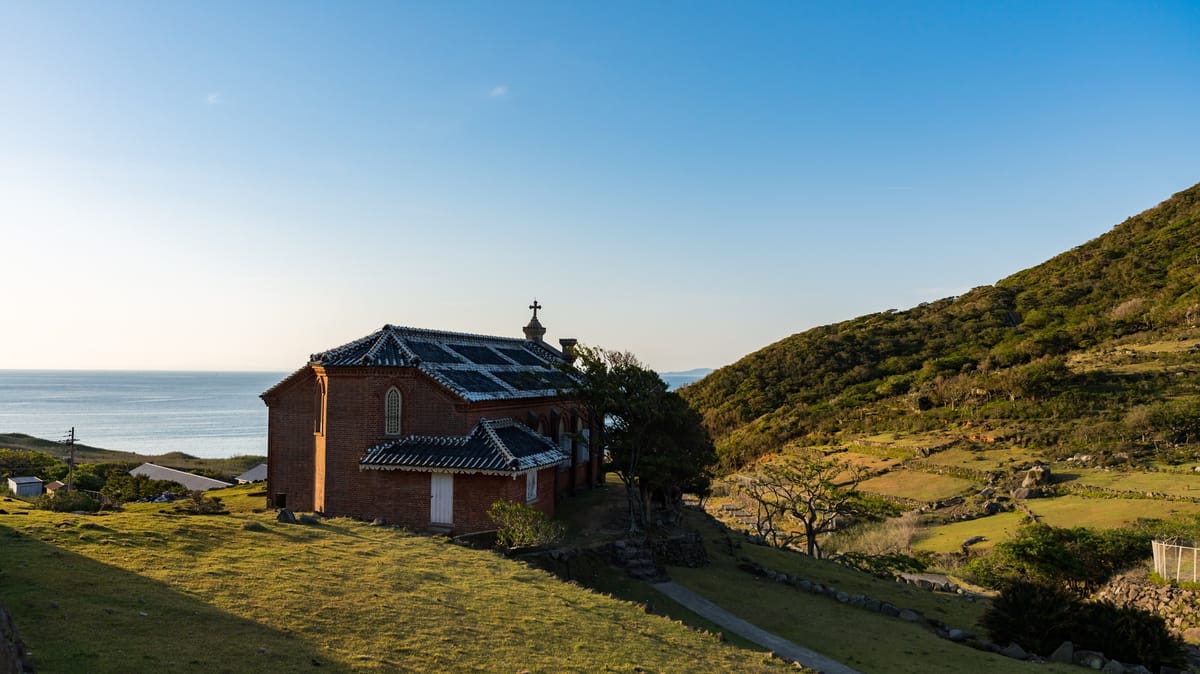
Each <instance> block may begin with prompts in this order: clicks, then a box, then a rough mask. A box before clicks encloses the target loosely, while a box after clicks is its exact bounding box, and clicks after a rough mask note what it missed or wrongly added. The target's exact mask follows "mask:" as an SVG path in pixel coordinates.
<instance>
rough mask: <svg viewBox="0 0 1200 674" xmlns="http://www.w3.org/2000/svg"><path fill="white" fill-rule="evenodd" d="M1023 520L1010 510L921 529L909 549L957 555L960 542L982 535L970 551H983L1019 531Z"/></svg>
mask: <svg viewBox="0 0 1200 674" xmlns="http://www.w3.org/2000/svg"><path fill="white" fill-rule="evenodd" d="M1023 517H1024V514H1023V513H1020V512H1016V511H1014V512H1007V513H999V514H996V515H992V516H990V517H981V518H979V519H975V520H969V521H966V522H953V523H950V524H943V525H940V526H936V527H929V528H925V529H922V530H921V533H920V534H919V535H918V537H917V540H916V542H915V543H913V549H915V550H925V551H929V552H958V551H959V550H960V549H961V547H962V544H963V541H965V540H967V539H968V538H974V537H976V536H983V537H984V538H985V539H986V540H984V541H983V542H982V543H977V544H975V545H974V546H973V549H976V550H986V549H988V548H991V547H992V546H993V545H995V544H996V543H998V542H999V541H1003V540H1005V539H1006V538H1008V537H1009V536H1011V535H1012V534H1013V533H1015V532H1016V531H1017V529H1020V528H1021V520H1022V518H1023Z"/></svg>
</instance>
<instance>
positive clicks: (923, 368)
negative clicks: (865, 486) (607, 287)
mask: <svg viewBox="0 0 1200 674" xmlns="http://www.w3.org/2000/svg"><path fill="white" fill-rule="evenodd" d="M1197 256H1200V185H1197V186H1195V187H1192V188H1190V189H1188V190H1185V191H1183V192H1180V193H1179V194H1176V195H1175V196H1173V197H1172V198H1171V199H1169V200H1167V201H1165V202H1163V203H1162V204H1160V205H1159V206H1158V207H1156V208H1154V209H1150V210H1148V211H1146V212H1145V213H1142V214H1139V215H1137V216H1134V217H1132V218H1130V219H1128V220H1127V221H1125V222H1124V223H1121V224H1120V225H1118V226H1117V227H1115V228H1114V229H1113V230H1112V231H1111V232H1109V233H1107V234H1105V235H1104V236H1101V237H1099V238H1097V239H1095V240H1093V241H1090V242H1088V243H1086V244H1084V245H1081V246H1079V247H1077V248H1075V249H1073V250H1071V251H1068V252H1066V253H1063V254H1061V255H1059V256H1057V257H1055V258H1053V259H1051V260H1049V261H1047V262H1045V263H1043V264H1041V265H1038V266H1037V267H1033V268H1031V269H1028V270H1025V271H1022V272H1019V273H1017V274H1014V275H1012V276H1010V277H1009V278H1006V279H1004V280H1002V281H1000V282H999V283H997V284H996V285H995V286H986V287H981V288H976V289H974V290H971V291H969V292H968V293H965V294H964V295H961V296H959V297H957V298H948V299H945V300H939V301H937V302H932V303H927V304H923V305H921V306H919V307H914V308H912V309H909V310H906V311H898V312H897V311H887V312H883V313H879V314H872V315H869V316H863V317H860V318H857V319H853V320H849V321H844V322H842V323H839V324H836V325H830V326H823V327H819V328H814V329H812V330H809V331H806V332H803V333H799V334H796V335H793V336H791V337H788V338H786V339H784V340H781V341H780V342H777V343H775V344H771V345H769V346H767V347H764V348H763V349H761V350H759V351H757V352H755V353H752V354H749V355H747V356H745V357H744V358H742V359H741V360H739V361H738V362H736V363H734V364H733V365H730V366H728V367H725V368H721V369H719V370H717V371H716V372H714V373H713V374H711V375H709V376H708V377H706V378H705V379H703V380H701V381H700V382H697V383H696V384H693V385H690V386H687V387H685V388H683V389H681V393H682V394H683V395H684V396H685V397H686V398H687V399H688V400H689V402H691V403H692V404H693V405H695V406H696V407H697V409H699V410H700V411H701V413H702V414H703V415H704V418H705V423H706V424H707V425H708V427H709V429H710V431H711V432H712V433H713V435H714V438H715V439H716V441H717V445H718V450H719V452H720V454H721V456H722V459H723V461H724V462H725V464H726V467H737V466H739V465H743V464H745V463H746V462H748V461H751V460H753V459H754V458H755V457H757V456H759V455H761V454H763V453H766V452H772V451H777V450H778V449H779V448H780V447H782V446H784V445H785V444H787V443H788V442H789V441H794V440H798V439H799V440H802V441H806V440H805V439H806V438H825V439H829V438H834V439H835V440H844V439H845V438H844V437H841V436H840V435H839V434H844V433H845V432H847V431H851V432H854V433H861V434H863V435H867V436H869V435H873V434H878V433H885V432H888V431H891V430H894V429H895V428H907V429H910V430H911V429H914V428H918V427H924V428H926V429H928V428H934V429H936V428H938V427H939V426H941V425H945V424H947V423H957V422H961V421H964V420H971V421H973V422H974V423H975V424H976V426H977V427H978V426H979V424H980V423H982V424H983V426H984V428H986V427H988V426H989V425H990V426H991V427H992V428H993V429H998V428H1003V427H1005V426H1012V425H1014V424H1015V425H1018V426H1019V425H1022V424H1027V423H1033V424H1037V425H1038V426H1039V431H1041V432H1040V433H1039V436H1040V437H1041V438H1042V439H1043V440H1044V441H1046V442H1055V443H1064V444H1067V445H1071V444H1078V445H1083V446H1085V448H1086V447H1087V446H1089V445H1095V444H1096V443H1098V442H1110V440H1111V439H1112V437H1113V436H1114V435H1115V434H1114V433H1113V432H1112V430H1113V429H1112V428H1105V431H1106V432H1105V433H1104V434H1102V435H1100V436H1098V437H1097V436H1095V435H1094V434H1093V436H1092V437H1088V431H1089V429H1090V428H1103V427H1102V426H1101V424H1102V423H1110V424H1119V423H1120V422H1121V415H1122V414H1123V413H1124V412H1125V411H1128V409H1129V408H1130V407H1131V406H1133V405H1136V404H1145V403H1150V402H1155V401H1158V400H1162V399H1172V398H1174V399H1178V397H1179V396H1180V395H1184V396H1187V397H1189V398H1192V399H1194V397H1195V387H1196V386H1197V384H1198V383H1200V376H1198V375H1197V372H1196V371H1195V369H1194V368H1190V367H1184V368H1183V369H1182V370H1181V371H1180V372H1177V373H1176V374H1178V375H1179V376H1178V377H1173V378H1163V377H1159V378H1157V379H1156V378H1153V377H1151V378H1147V377H1145V376H1141V375H1143V374H1144V372H1143V366H1142V365H1141V364H1140V363H1138V362H1136V361H1137V360H1138V358H1139V356H1140V355H1142V354H1140V353H1137V352H1136V348H1133V347H1130V346H1129V343H1130V342H1134V341H1137V340H1136V339H1134V338H1136V337H1137V336H1139V335H1169V336H1170V338H1171V339H1174V338H1176V337H1180V336H1186V335H1181V334H1178V333H1179V331H1183V332H1187V331H1189V330H1192V329H1193V327H1194V326H1195V324H1196V321H1197V318H1196V316H1197V311H1198V310H1200V272H1198V271H1197V267H1196V265H1195V263H1194V261H1195V259H1196V257H1197ZM1118 345H1121V346H1122V348H1123V349H1129V348H1133V350H1134V353H1132V354H1131V355H1128V356H1125V355H1123V356H1122V357H1123V358H1125V360H1127V361H1129V362H1126V363H1123V364H1120V365H1115V364H1114V365H1112V366H1110V367H1107V368H1105V370H1104V371H1103V372H1096V371H1089V370H1088V368H1077V370H1076V373H1075V376H1074V377H1073V378H1068V379H1064V378H1063V377H1061V376H1060V375H1059V374H1058V373H1056V372H1054V371H1053V370H1052V369H1047V368H1046V367H1043V365H1041V364H1039V363H1040V362H1041V361H1039V359H1040V358H1043V357H1047V356H1065V357H1068V358H1074V357H1076V356H1077V355H1078V354H1079V352H1080V351H1082V350H1087V349H1093V348H1096V347H1105V348H1107V349H1109V350H1111V349H1112V348H1114V347H1116V346H1118ZM1102 350H1103V349H1102ZM1175 355H1176V356H1177V357H1178V358H1180V359H1182V360H1181V361H1180V362H1185V363H1186V361H1187V360H1188V354H1187V353H1186V352H1184V351H1182V350H1177V351H1176V352H1175ZM1191 360H1195V358H1194V356H1193V357H1191ZM1064 389H1068V390H1069V394H1070V395H1066V396H1064V395H1062V393H1063V391H1064ZM918 398H920V399H921V401H922V402H921V404H922V406H924V409H923V410H922V412H923V413H917V410H916V409H914V404H915V402H916V400H917V399H918ZM929 405H932V409H930V408H929V407H928V406H929ZM1110 444H1113V445H1114V446H1115V445H1116V444H1117V443H1110ZM1115 451H1120V449H1116V450H1115Z"/></svg>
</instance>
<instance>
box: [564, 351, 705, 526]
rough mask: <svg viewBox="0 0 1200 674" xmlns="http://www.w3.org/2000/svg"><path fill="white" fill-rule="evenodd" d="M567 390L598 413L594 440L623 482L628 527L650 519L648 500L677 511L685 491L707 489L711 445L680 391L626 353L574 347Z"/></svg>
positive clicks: (647, 521)
mask: <svg viewBox="0 0 1200 674" xmlns="http://www.w3.org/2000/svg"><path fill="white" fill-rule="evenodd" d="M577 354H578V361H577V364H578V367H579V371H578V373H577V375H578V384H577V385H576V386H575V387H574V389H573V390H572V391H571V394H572V395H574V396H575V397H577V398H578V399H579V400H580V401H581V402H582V403H583V404H584V405H585V406H586V407H587V408H588V410H589V412H590V414H591V415H592V416H593V418H595V419H601V420H603V430H602V433H601V440H600V443H601V448H602V449H603V451H604V456H605V458H606V461H607V462H608V465H609V466H610V468H611V469H612V470H613V471H615V472H616V473H617V475H618V476H619V477H620V478H621V480H622V482H624V483H625V487H626V491H627V495H628V501H629V516H630V528H631V530H635V531H636V530H645V529H647V528H649V527H650V526H652V525H653V524H654V522H653V521H652V519H651V506H652V504H653V503H654V502H656V501H657V502H658V503H661V504H662V505H663V506H664V508H665V510H666V512H667V513H668V514H675V515H677V514H678V510H679V507H680V505H681V504H682V498H683V494H684V493H698V494H707V492H708V489H709V481H710V472H709V471H710V468H711V467H712V465H713V464H714V463H715V462H716V450H715V449H714V448H713V444H712V440H711V439H710V438H709V435H708V432H707V431H706V430H705V429H704V427H703V425H702V424H701V419H700V415H699V414H698V413H696V411H695V410H693V409H692V408H691V407H690V406H689V405H688V403H687V401H685V400H684V399H683V398H681V397H679V395H677V394H676V393H674V392H672V391H668V390H667V384H666V383H665V382H663V380H662V379H661V378H660V377H659V376H658V374H657V373H655V372H654V371H653V370H650V369H648V368H647V367H645V366H644V365H643V364H642V363H641V362H639V361H638V359H637V358H636V357H635V356H634V355H633V354H631V353H628V352H622V351H606V350H604V349H600V348H590V347H579V348H578V349H577Z"/></svg>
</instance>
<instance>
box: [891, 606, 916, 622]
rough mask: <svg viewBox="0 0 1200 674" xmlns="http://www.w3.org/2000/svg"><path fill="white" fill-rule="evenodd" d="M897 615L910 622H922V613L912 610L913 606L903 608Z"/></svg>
mask: <svg viewBox="0 0 1200 674" xmlns="http://www.w3.org/2000/svg"><path fill="white" fill-rule="evenodd" d="M896 617H897V618H899V619H901V620H903V621H905V622H910V623H919V622H921V614H920V613H918V612H916V611H914V610H912V609H911V608H906V609H901V610H900V613H899V614H897V616H896Z"/></svg>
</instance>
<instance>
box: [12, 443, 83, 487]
mask: <svg viewBox="0 0 1200 674" xmlns="http://www.w3.org/2000/svg"><path fill="white" fill-rule="evenodd" d="M66 473H67V464H65V463H63V462H62V461H60V460H58V459H56V458H54V457H53V456H50V455H49V454H46V453H45V452H35V451H32V450H27V449H0V478H9V477H21V476H31V477H39V478H41V479H43V480H46V481H50V480H57V479H59V478H60V477H62V476H63V475H66Z"/></svg>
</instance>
